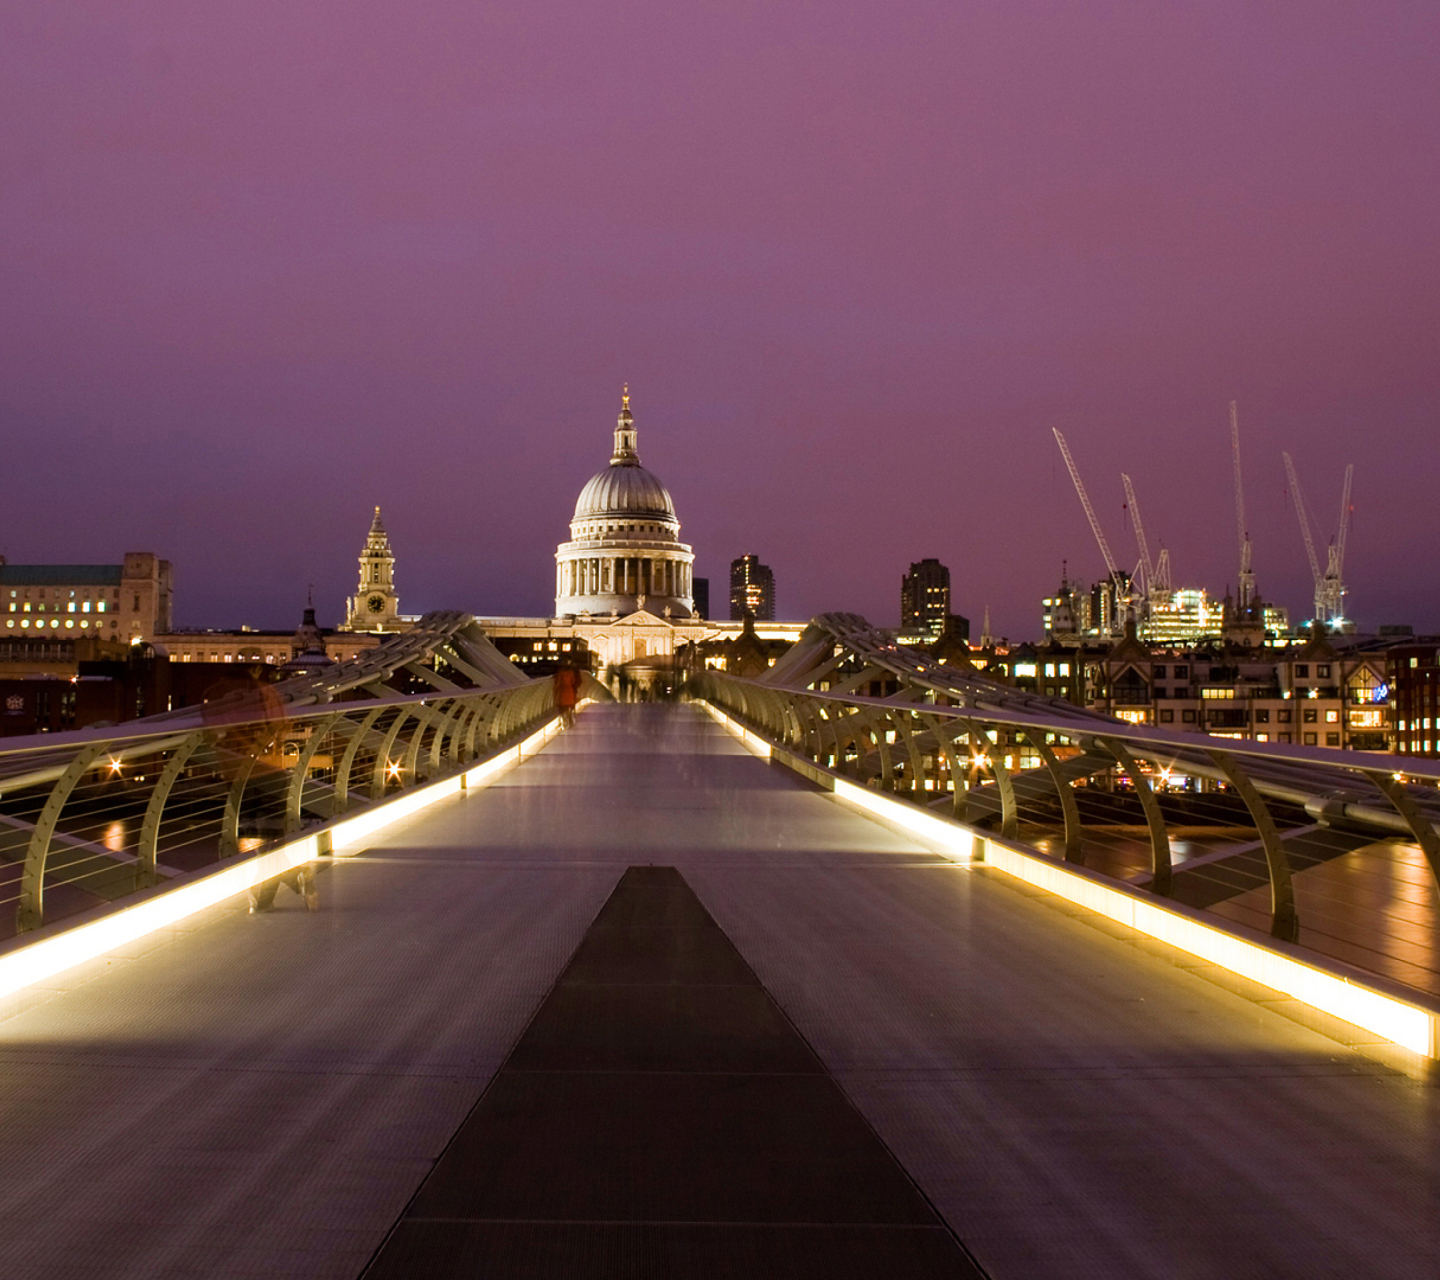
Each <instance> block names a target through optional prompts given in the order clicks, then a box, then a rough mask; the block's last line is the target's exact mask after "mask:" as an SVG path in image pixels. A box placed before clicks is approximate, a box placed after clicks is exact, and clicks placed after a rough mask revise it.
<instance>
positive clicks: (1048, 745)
mask: <svg viewBox="0 0 1440 1280" xmlns="http://www.w3.org/2000/svg"><path fill="white" fill-rule="evenodd" d="M833 617H834V615H826V616H825V617H824V618H822V619H817V622H816V624H815V626H814V627H812V629H811V631H812V632H813V633H814V634H812V633H811V632H807V636H806V637H803V638H802V641H801V644H800V645H797V646H796V649H795V650H792V651H791V654H790V655H787V658H789V659H791V660H790V661H788V662H787V661H786V659H782V660H781V662H779V663H777V664H776V666H775V667H774V668H772V669H771V670H770V671H769V672H767V673H766V674H765V675H763V676H760V677H759V678H756V679H746V678H742V677H738V676H732V675H728V674H724V673H721V672H719V671H715V670H707V671H703V672H700V673H698V674H697V675H696V676H695V677H694V679H693V681H692V684H691V689H692V692H693V693H695V694H696V695H697V696H699V697H702V698H704V699H706V700H708V701H710V702H712V703H713V704H715V705H716V706H718V707H720V708H721V709H722V710H724V711H726V712H727V713H728V714H730V715H732V716H733V717H735V718H736V719H737V720H739V721H740V722H742V723H744V724H746V725H748V726H749V727H751V728H752V729H753V730H754V731H755V732H757V733H759V734H761V735H762V736H764V737H766V738H768V739H769V740H771V741H772V742H774V743H776V744H777V745H780V746H782V747H784V748H786V749H788V750H790V751H792V752H796V753H798V754H800V755H801V756H803V757H804V758H806V759H809V760H811V761H813V762H815V763H816V764H818V765H821V766H822V767H826V768H830V769H832V770H834V771H836V772H838V773H840V774H842V775H843V774H849V775H851V776H853V777H854V778H856V779H857V780H858V781H860V782H861V783H863V784H865V785H867V786H872V787H878V788H879V789H881V790H885V791H891V792H894V793H895V794H896V795H897V796H898V797H900V798H904V799H908V800H911V801H913V802H918V803H921V804H923V805H924V807H926V808H927V809H934V808H936V807H937V806H938V807H948V808H949V809H950V810H951V811H952V812H953V814H954V815H955V816H957V817H961V818H964V817H966V815H967V813H969V814H970V817H971V820H972V821H973V820H976V814H975V813H974V812H971V811H972V810H977V809H978V810H983V811H984V812H985V816H984V817H982V818H980V820H994V819H996V818H998V820H999V826H1000V832H1001V834H1002V835H1004V836H1006V837H1008V838H1014V837H1015V836H1016V833H1017V831H1018V829H1019V822H1020V813H1021V807H1022V805H1023V804H1029V805H1030V806H1031V807H1032V808H1034V807H1036V806H1040V805H1043V804H1044V802H1046V801H1058V803H1059V809H1060V815H1059V816H1060V825H1062V826H1063V848H1064V860H1065V861H1069V862H1074V863H1083V861H1084V857H1085V854H1084V848H1085V841H1086V831H1085V830H1084V828H1083V826H1082V823H1081V818H1080V814H1079V811H1078V806H1077V804H1076V800H1075V791H1074V788H1075V784H1076V783H1077V782H1079V781H1082V780H1083V781H1085V782H1087V783H1088V782H1089V781H1090V780H1091V779H1095V778H1100V779H1102V780H1103V781H1108V780H1110V779H1114V778H1122V779H1124V780H1125V782H1126V783H1127V784H1128V787H1129V788H1130V790H1131V791H1132V792H1133V794H1134V796H1135V799H1136V800H1137V801H1138V802H1139V804H1140V806H1141V809H1142V811H1143V816H1144V820H1145V825H1146V828H1147V829H1148V836H1149V843H1150V849H1151V853H1150V869H1149V874H1150V888H1151V891H1152V892H1155V893H1158V894H1160V895H1162V896H1168V895H1169V893H1170V892H1171V891H1172V885H1173V870H1172V867H1171V863H1170V859H1171V855H1170V844H1169V839H1170V838H1169V834H1168V830H1167V826H1166V821H1165V818H1164V815H1163V813H1162V812H1161V804H1160V802H1159V801H1158V800H1157V798H1156V793H1155V788H1154V787H1153V786H1152V782H1151V775H1152V772H1154V771H1156V770H1158V771H1161V772H1162V774H1164V776H1168V772H1167V771H1169V770H1171V769H1175V768H1177V767H1178V768H1179V769H1181V770H1182V771H1183V772H1184V773H1185V774H1186V775H1189V776H1194V777H1197V778H1203V779H1206V780H1207V781H1209V782H1212V783H1218V784H1222V786H1223V788H1224V789H1225V790H1227V791H1229V792H1230V793H1232V794H1233V795H1234V796H1236V797H1238V798H1239V800H1240V801H1242V802H1243V805H1244V811H1245V814H1246V817H1247V821H1246V822H1245V823H1244V824H1243V825H1253V827H1254V829H1255V831H1256V834H1257V837H1258V844H1259V845H1260V846H1261V847H1262V848H1263V852H1264V855H1265V862H1266V872H1267V876H1268V879H1269V884H1270V895H1271V930H1272V932H1273V933H1274V934H1275V936H1277V937H1281V938H1285V939H1287V940H1290V941H1294V940H1295V939H1296V937H1297V936H1298V930H1299V924H1298V919H1297V916H1296V912H1295V901H1294V891H1293V887H1292V883H1291V880H1292V876H1291V869H1290V866H1289V863H1288V859H1287V855H1286V853H1285V849H1284V840H1285V838H1286V836H1287V834H1289V833H1290V832H1293V831H1295V830H1298V829H1300V828H1299V826H1298V825H1297V823H1296V822H1295V820H1294V819H1293V818H1291V819H1290V821H1289V826H1288V827H1285V829H1282V827H1284V819H1283V818H1282V820H1281V821H1280V822H1277V817H1276V813H1275V812H1273V811H1272V810H1273V806H1274V805H1276V804H1277V803H1278V804H1279V805H1281V806H1293V807H1294V808H1295V809H1296V810H1303V811H1304V815H1305V818H1306V820H1308V821H1309V822H1311V823H1313V824H1315V825H1317V826H1336V825H1339V826H1351V827H1355V828H1357V829H1362V830H1369V831H1371V832H1373V833H1374V836H1375V838H1376V839H1379V838H1381V837H1383V836H1396V835H1398V836H1401V837H1403V838H1405V839H1406V840H1407V841H1412V842H1414V843H1415V844H1416V845H1418V847H1419V848H1420V850H1421V852H1422V853H1423V855H1424V857H1425V859H1426V861H1427V863H1428V864H1429V867H1430V871H1431V875H1432V877H1433V878H1434V879H1435V881H1436V883H1437V885H1440V835H1437V831H1436V827H1437V823H1440V793H1437V791H1436V789H1435V788H1434V787H1433V786H1416V785H1414V784H1413V782H1412V781H1410V780H1411V779H1416V778H1424V779H1427V780H1433V779H1436V778H1437V777H1440V770H1437V767H1436V764H1435V762H1434V761H1427V760H1411V759H1408V758H1397V757H1393V756H1378V755H1371V754H1368V753H1363V752H1346V751H1336V750H1328V749H1325V750H1322V749H1319V748H1305V747H1298V748H1297V747H1290V746H1285V745H1282V744H1268V743H1256V742H1247V741H1244V740H1238V739H1229V738H1216V737H1210V736H1208V735H1203V734H1197V733H1190V734H1186V733H1183V732H1175V731H1167V730H1156V729H1151V728H1138V727H1137V726H1134V725H1131V724H1129V723H1128V722H1126V721H1122V720H1116V719H1113V718H1110V717H1106V716H1101V715H1097V714H1094V713H1087V712H1085V711H1083V710H1082V709H1080V708H1075V707H1073V706H1070V705H1069V704H1066V705H1065V706H1063V707H1060V706H1056V705H1054V702H1053V700H1049V699H1039V698H1033V697H1029V696H1027V695H1020V696H1019V697H1017V698H1015V699H1007V698H1006V697H1005V696H1004V693H1003V692H1001V693H998V694H994V695H993V701H992V698H989V697H986V696H985V695H986V694H989V693H991V691H992V690H1002V691H1003V688H1004V687H1003V686H995V685H993V683H992V682H989V681H985V680H983V678H981V677H978V676H976V677H971V676H969V675H968V674H967V675H966V676H965V677H963V678H962V681H960V682H955V683H950V682H948V681H943V677H938V676H937V677H932V678H931V679H930V680H927V681H924V682H923V683H922V682H921V681H920V680H917V679H910V678H907V673H913V674H915V675H921V674H928V673H927V672H925V671H924V667H925V666H926V665H928V664H924V663H921V662H919V661H917V660H916V659H915V658H914V657H913V656H911V655H907V654H903V653H901V652H900V650H901V649H902V647H901V646H896V645H894V644H893V642H890V641H889V640H888V638H885V640H884V642H883V647H882V646H880V645H877V644H875V643H874V641H873V637H874V636H875V635H878V634H879V633H875V632H873V629H872V630H871V631H870V632H869V633H868V634H866V633H865V628H864V626H862V625H854V623H853V622H852V620H851V617H850V616H849V615H846V616H845V621H846V624H847V625H846V626H845V627H844V628H842V629H837V628H832V627H831V626H830V625H822V624H828V623H829V622H830V621H831V619H832V618H833ZM858 622H859V623H860V624H863V619H859V620H858ZM857 633H859V635H860V638H861V639H862V640H863V641H864V642H865V647H864V648H857V647H856V646H855V644H854V641H855V639H856V636H857ZM847 636H848V638H847ZM807 642H808V648H807V647H806V646H807ZM797 651H798V652H797ZM877 657H878V658H879V659H880V662H877V661H876V658H877ZM882 663H883V665H882ZM807 664H808V665H807ZM857 667H858V671H857ZM916 668H919V670H918V671H917V670H916ZM876 669H881V670H885V671H888V672H890V674H891V675H892V676H896V677H897V682H898V683H899V685H900V687H899V689H898V691H897V692H896V693H894V694H892V695H890V696H888V697H874V696H866V695H863V694H859V693H856V692H854V691H853V689H845V688H841V689H839V690H832V689H829V688H826V687H824V682H825V681H827V680H829V679H830V678H831V677H832V676H834V677H836V678H837V680H838V682H839V683H841V684H842V685H843V684H847V683H848V684H851V685H858V684H863V683H865V682H866V677H867V675H869V674H871V673H872V672H873V671H874V670H876ZM807 677H808V679H807ZM811 683H813V684H815V685H817V686H818V687H813V688H812V687H809V684H811ZM986 686H989V688H986ZM957 704H958V705H957ZM1076 713H1078V714H1076ZM962 744H963V745H962ZM1007 746H1009V747H1011V751H1010V754H1009V756H1006V755H1005V754H1004V751H1005V748H1006V747H1007ZM962 752H963V753H964V760H963V762H962V758H961V754H962ZM1062 752H1063V753H1064V755H1063V758H1062V755H1061V753H1062ZM1027 753H1028V754H1030V755H1031V756H1033V757H1034V758H1035V761H1036V765H1035V767H1033V768H1030V769H1025V768H1024V767H1023V764H1022V767H1021V768H1019V769H1016V768H1014V764H1015V758H1016V757H1017V756H1022V754H1027ZM1147 764H1148V765H1149V766H1150V768H1148V769H1147V768H1146V767H1145V766H1146V765H1147ZM1047 821H1049V819H1047ZM1056 839H1057V843H1058V842H1059V840H1060V839H1061V833H1060V832H1057V835H1056Z"/></svg>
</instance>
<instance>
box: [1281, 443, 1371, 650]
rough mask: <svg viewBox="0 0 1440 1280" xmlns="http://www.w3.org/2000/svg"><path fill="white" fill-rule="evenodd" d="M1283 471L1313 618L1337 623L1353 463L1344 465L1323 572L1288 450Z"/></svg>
mask: <svg viewBox="0 0 1440 1280" xmlns="http://www.w3.org/2000/svg"><path fill="white" fill-rule="evenodd" d="M1281 456H1282V457H1283V458H1284V459H1285V474H1286V475H1287V476H1289V477H1290V492H1291V493H1292V494H1294V495H1295V515H1296V518H1297V519H1298V520H1299V521H1300V533H1301V536H1302V537H1304V539H1305V554H1306V555H1307V556H1309V557H1310V575H1311V577H1313V578H1314V579H1315V617H1316V618H1318V619H1319V620H1320V621H1321V622H1328V623H1340V622H1342V621H1343V620H1344V618H1345V579H1344V572H1345V541H1346V538H1347V536H1348V533H1349V529H1350V487H1351V482H1352V481H1353V480H1354V478H1355V464H1354V463H1353V462H1352V463H1350V464H1349V465H1348V466H1346V468H1345V484H1344V487H1343V489H1342V490H1341V494H1340V527H1339V528H1338V529H1337V530H1336V532H1335V537H1334V538H1333V539H1331V542H1330V547H1329V552H1328V554H1327V555H1326V564H1325V571H1324V572H1323V573H1322V572H1321V571H1320V557H1319V556H1317V555H1316V554H1315V540H1314V538H1312V537H1311V536H1310V517H1309V515H1308V513H1307V512H1306V509H1305V495H1304V494H1303V493H1302V492H1301V490H1300V477H1299V476H1297V475H1296V474H1295V462H1294V459H1292V458H1291V457H1290V455H1289V454H1288V453H1286V454H1282V455H1281Z"/></svg>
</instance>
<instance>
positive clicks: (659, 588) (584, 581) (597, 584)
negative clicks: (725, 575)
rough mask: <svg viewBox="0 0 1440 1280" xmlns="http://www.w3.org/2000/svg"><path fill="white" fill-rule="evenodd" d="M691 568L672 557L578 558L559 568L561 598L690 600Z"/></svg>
mask: <svg viewBox="0 0 1440 1280" xmlns="http://www.w3.org/2000/svg"><path fill="white" fill-rule="evenodd" d="M691 572H692V570H691V566H690V565H689V564H688V563H687V562H685V561H684V560H679V559H672V558H670V557H668V556H663V557H662V556H609V555H607V556H584V555H582V556H577V557H576V558H574V559H568V560H562V561H560V562H559V563H558V564H557V565H556V567H555V594H556V596H557V597H561V596H595V595H602V594H606V595H609V594H617V595H626V596H636V597H639V596H642V595H643V596H689V595H690V594H691V587H692V585H693V584H692V577H691Z"/></svg>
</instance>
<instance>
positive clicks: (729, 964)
mask: <svg viewBox="0 0 1440 1280" xmlns="http://www.w3.org/2000/svg"><path fill="white" fill-rule="evenodd" d="M983 1274H984V1273H983V1272H982V1271H980V1270H979V1269H978V1268H977V1267H976V1265H975V1264H974V1263H973V1261H971V1259H970V1258H969V1256H968V1255H967V1253H966V1252H965V1250H964V1249H963V1248H962V1247H961V1245H960V1244H959V1242H958V1241H957V1240H956V1239H955V1237H954V1236H953V1235H952V1234H951V1233H950V1231H949V1229H948V1228H947V1227H946V1226H945V1224H944V1223H943V1222H942V1221H941V1220H940V1219H939V1218H938V1217H937V1216H936V1214H935V1212H934V1210H933V1209H932V1208H931V1207H930V1205H929V1203H928V1202H927V1201H926V1199H925V1198H924V1196H922V1195H921V1194H920V1192H919V1191H918V1190H917V1189H916V1187H915V1185H914V1184H913V1183H912V1182H911V1181H910V1179H909V1177H908V1176H907V1175H906V1174H905V1172H904V1170H903V1169H902V1168H901V1167H900V1165H899V1164H898V1163H897V1162H896V1160H895V1158H894V1157H893V1156H892V1155H891V1154H890V1152H889V1151H888V1150H887V1148H886V1147H885V1146H884V1144H883V1143H882V1142H881V1141H880V1139H879V1138H878V1137H877V1136H876V1134H875V1132H874V1131H873V1130H872V1129H871V1128H870V1126H869V1125H868V1124H867V1123H866V1121H865V1120H864V1118H863V1117H862V1116H861V1115H860V1113H859V1112H858V1111H856V1109H855V1108H854V1107H853V1106H852V1105H851V1103H850V1101H849V1099H847V1098H846V1097H845V1095H844V1093H843V1092H842V1091H841V1090H840V1088H839V1086H838V1085H837V1084H836V1083H835V1081H834V1080H832V1079H831V1077H830V1075H829V1074H828V1073H827V1072H826V1070H825V1067H824V1066H823V1064H822V1063H821V1062H820V1060H819V1059H818V1058H817V1057H816V1056H815V1054H814V1052H813V1051H812V1050H811V1048H810V1046H809V1045H808V1044H807V1043H806V1042H805V1040H804V1039H803V1038H802V1037H801V1036H800V1034H799V1033H798V1032H797V1031H796V1030H795V1028H794V1027H793V1026H792V1025H791V1024H790V1022H789V1020H788V1019H787V1018H786V1017H785V1015H784V1013H782V1012H781V1010H780V1008H779V1007H778V1006H777V1005H776V1004H775V1002H774V1001H773V1000H772V999H771V998H770V996H769V994H768V993H767V992H766V991H765V989H764V987H762V986H761V985H760V982H759V980H758V979H757V978H756V977H755V974H754V973H753V972H752V971H751V969H750V966H749V965H747V964H746V963H745V961H744V960H743V959H742V958H741V956H740V954H739V952H738V951H736V949H735V948H734V946H732V945H731V943H730V940H729V938H727V937H726V936H725V934H724V932H723V931H722V930H721V929H720V927H719V926H718V925H717V924H716V923H715V921H714V920H713V919H712V918H711V917H710V914H709V912H708V911H706V910H705V908H704V906H702V905H701V903H700V900H699V899H698V898H697V897H696V896H695V894H694V893H693V892H692V890H691V889H690V887H689V885H687V884H686V883H685V881H684V879H683V878H682V877H681V875H680V873H679V872H678V871H676V870H675V869H674V868H673V867H631V868H630V869H629V870H628V871H626V872H625V874H624V876H622V877H621V880H620V883H619V884H618V885H617V886H616V888H615V891H614V892H613V893H612V894H611V896H610V898H609V899H608V900H607V901H606V903H605V905H604V907H603V908H602V909H601V911H600V914H599V915H598V916H597V917H596V918H595V921H594V923H593V924H592V925H591V927H590V929H589V931H588V932H587V933H586V935H585V937H584V938H583V939H582V940H581V943H580V946H579V948H578V949H577V950H576V952H575V955H574V956H573V957H572V959H571V961H570V964H569V966H568V967H567V968H566V970H565V972H564V973H563V974H562V975H561V977H560V979H559V981H558V982H557V983H556V985H555V987H554V988H553V989H552V990H551V992H550V994H549V995H548V996H547V997H546V999H545V1000H544V1001H543V1002H542V1003H541V1005H540V1007H539V1009H538V1010H537V1011H536V1014H535V1016H534V1018H533V1020H532V1021H531V1023H530V1026H529V1027H528V1029H527V1030H526V1031H525V1034H524V1035H523V1036H522V1037H521V1039H520V1041H519V1043H518V1044H517V1045H516V1046H515V1048H514V1050H513V1051H512V1052H511V1054H510V1057H509V1058H508V1059H507V1060H506V1062H505V1064H504V1066H503V1067H502V1068H501V1070H500V1071H499V1073H498V1074H497V1075H496V1077H495V1079H494V1080H493V1081H492V1082H491V1084H490V1086H489V1088H488V1089H487V1090H486V1091H485V1094H484V1096H483V1097H482V1098H481V1099H480V1101H479V1102H478V1103H476V1105H475V1108H474V1110H473V1111H472V1112H471V1113H470V1115H469V1116H468V1117H467V1119H466V1120H465V1122H464V1124H463V1125H461V1127H460V1129H459V1130H458V1131H457V1132H456V1134H455V1136H454V1138H453V1139H452V1140H451V1142H450V1144H449V1146H448V1147H447V1148H446V1149H445V1151H444V1152H443V1153H442V1155H441V1157H440V1159H439V1160H438V1161H437V1163H436V1165H435V1167H434V1169H433V1170H432V1171H431V1172H430V1174H429V1176H428V1177H427V1178H426V1180H425V1182H424V1183H423V1184H422V1185H421V1187H420V1189H419V1191H417V1192H416V1194H415V1197H414V1198H413V1199H412V1201H411V1203H410V1205H409V1206H408V1207H407V1209H406V1210H405V1213H404V1214H403V1215H402V1216H401V1218H400V1220H399V1222H398V1223H397V1224H396V1226H395V1228H394V1229H393V1230H392V1231H391V1233H390V1235H389V1236H388V1237H387V1239H386V1240H385V1242H384V1244H383V1245H382V1246H381V1248H380V1250H379V1251H378V1253H377V1254H376V1256H375V1258H374V1260H373V1261H372V1262H371V1265H370V1266H369V1268H368V1269H367V1270H366V1272H365V1280H389V1278H391V1277H406V1278H407V1280H408V1278H409V1277H414V1276H432V1277H440V1278H443V1277H450V1276H467V1277H468V1276H485V1277H495V1278H501V1277H503V1278H506V1280H509V1278H512V1277H563V1276H587V1277H588V1276H593V1277H641V1276H644V1277H661V1276H683V1277H687V1280H690V1278H693V1280H708V1278H709V1277H721V1276H725V1277H730V1276H747V1277H751V1276H772V1275H773V1276H786V1277H793V1278H795V1280H805V1278H806V1277H812V1276H813V1277H822V1276H823V1277H825V1278H826V1280H838V1278H842V1277H850V1276H854V1277H861V1276H864V1277H872V1276H881V1275H893V1276H906V1277H915V1278H916V1280H929V1278H931V1277H935V1278H937V1280H938V1278H940V1277H945V1278H946V1280H949V1278H951V1277H961V1278H964V1280H975V1278H976V1277H983Z"/></svg>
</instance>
